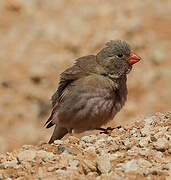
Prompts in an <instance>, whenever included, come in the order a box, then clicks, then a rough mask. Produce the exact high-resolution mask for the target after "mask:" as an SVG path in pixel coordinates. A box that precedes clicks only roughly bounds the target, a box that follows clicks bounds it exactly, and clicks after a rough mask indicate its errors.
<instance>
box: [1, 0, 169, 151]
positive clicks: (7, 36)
mask: <svg viewBox="0 0 171 180" xmlns="http://www.w3.org/2000/svg"><path fill="white" fill-rule="evenodd" d="M0 12H1V13H0V152H5V151H11V150H13V149H15V148H18V147H20V146H21V145H23V144H37V143H39V142H40V141H47V140H48V139H49V137H50V135H51V131H52V130H53V129H50V130H46V129H45V128H44V127H43V124H44V123H45V121H46V120H47V118H48V115H49V113H50V107H51V106H50V97H51V95H52V94H53V93H54V92H55V90H56V88H57V84H58V79H59V75H60V73H61V72H62V71H63V70H64V69H65V68H67V67H69V66H70V65H72V64H73V62H74V59H76V58H78V57H80V56H85V55H89V54H94V53H97V52H98V51H99V50H100V48H102V47H103V46H104V44H105V43H106V42H107V41H109V40H111V39H123V40H126V41H128V42H129V44H131V46H132V48H133V49H134V51H136V52H137V53H138V54H139V55H140V56H141V57H142V61H141V62H139V63H137V64H136V65H134V68H133V71H132V72H131V73H130V74H129V77H128V89H129V95H128V101H127V103H126V105H125V106H124V108H123V109H122V110H121V111H120V113H118V115H117V116H116V117H115V119H114V120H113V121H112V122H111V123H110V124H109V125H111V126H115V125H120V124H122V125H123V124H127V123H130V122H133V121H135V120H136V119H141V118H143V117H146V116H148V115H151V114H153V113H155V112H158V111H160V112H166V111H168V110H171V50H170V47H171V18H170V17H171V1H170V0H156V1H153V0H144V1H137V0H132V1H117V0H108V1H106V0H93V1H92V0H86V1H83V0H69V1H68V0H53V1H49V0H0Z"/></svg>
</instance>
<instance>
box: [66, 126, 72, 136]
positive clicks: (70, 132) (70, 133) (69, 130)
mask: <svg viewBox="0 0 171 180" xmlns="http://www.w3.org/2000/svg"><path fill="white" fill-rule="evenodd" d="M67 130H68V134H69V136H73V132H72V129H71V128H69V129H67Z"/></svg>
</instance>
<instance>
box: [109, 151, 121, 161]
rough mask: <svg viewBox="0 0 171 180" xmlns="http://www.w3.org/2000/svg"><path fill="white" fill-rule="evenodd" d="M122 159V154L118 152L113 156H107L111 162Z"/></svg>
mask: <svg viewBox="0 0 171 180" xmlns="http://www.w3.org/2000/svg"><path fill="white" fill-rule="evenodd" d="M123 157H124V153H121V152H119V151H118V152H116V153H114V154H110V155H109V159H110V161H113V160H115V159H118V158H123Z"/></svg>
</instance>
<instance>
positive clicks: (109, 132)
mask: <svg viewBox="0 0 171 180" xmlns="http://www.w3.org/2000/svg"><path fill="white" fill-rule="evenodd" d="M120 128H121V126H117V127H114V128H112V127H107V128H106V129H105V128H97V129H96V130H99V131H101V132H100V134H108V135H110V134H111V132H112V131H113V130H114V129H120Z"/></svg>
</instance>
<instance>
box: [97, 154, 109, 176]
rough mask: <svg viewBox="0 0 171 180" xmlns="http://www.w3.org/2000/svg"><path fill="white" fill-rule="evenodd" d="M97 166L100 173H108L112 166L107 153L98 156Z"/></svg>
mask: <svg viewBox="0 0 171 180" xmlns="http://www.w3.org/2000/svg"><path fill="white" fill-rule="evenodd" d="M97 167H98V169H99V171H100V172H101V173H108V172H109V171H110V170H111V168H112V166H111V163H110V159H109V155H108V154H105V155H104V156H100V157H99V158H98V161H97Z"/></svg>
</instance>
